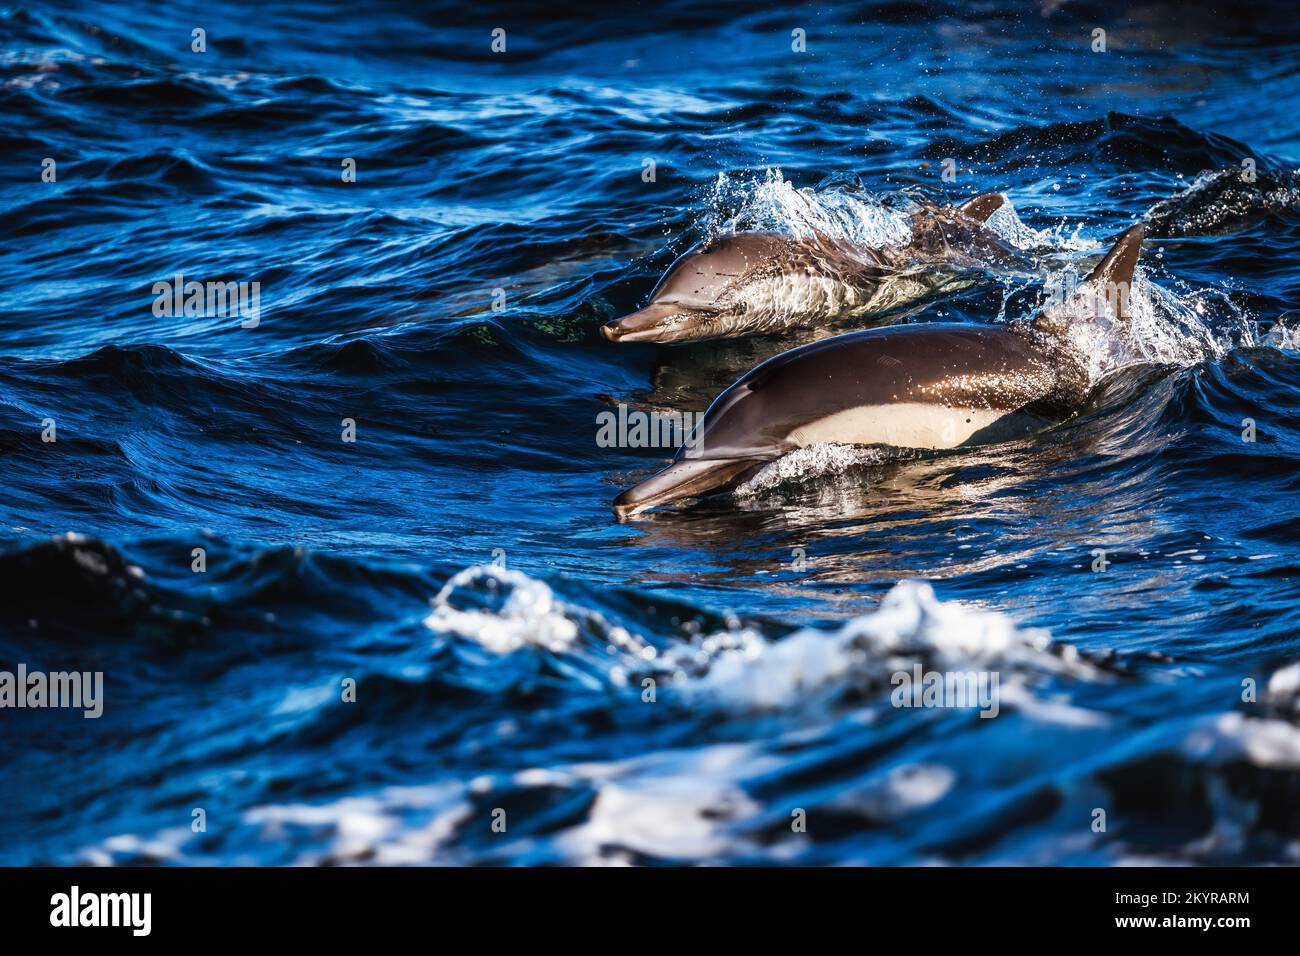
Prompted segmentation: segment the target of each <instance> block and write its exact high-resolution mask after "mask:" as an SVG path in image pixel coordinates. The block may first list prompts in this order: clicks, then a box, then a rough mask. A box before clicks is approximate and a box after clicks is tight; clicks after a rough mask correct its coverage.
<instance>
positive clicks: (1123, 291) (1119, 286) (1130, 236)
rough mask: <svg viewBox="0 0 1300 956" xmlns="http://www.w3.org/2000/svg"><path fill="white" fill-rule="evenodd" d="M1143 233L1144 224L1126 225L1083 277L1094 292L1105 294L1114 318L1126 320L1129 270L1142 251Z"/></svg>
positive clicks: (1127, 315)
mask: <svg viewBox="0 0 1300 956" xmlns="http://www.w3.org/2000/svg"><path fill="white" fill-rule="evenodd" d="M1146 232H1147V228H1146V226H1144V225H1143V224H1142V223H1138V224H1137V225H1136V226H1130V227H1129V228H1128V229H1126V230H1125V231H1124V234H1123V235H1122V236H1120V237H1119V238H1118V239H1117V240H1115V245H1113V246H1111V249H1110V252H1108V253H1106V258H1104V259H1102V260H1101V262H1099V263H1097V268H1095V269H1093V270H1092V274H1091V275H1089V276H1088V278H1087V279H1085V280H1084V284H1085V285H1087V286H1088V287H1089V288H1090V289H1092V290H1093V291H1094V292H1096V293H1099V294H1102V295H1105V296H1106V297H1107V300H1108V301H1109V302H1112V303H1114V311H1115V314H1116V317H1117V318H1120V319H1127V318H1128V317H1129V313H1128V303H1129V294H1130V292H1131V291H1132V288H1133V270H1134V269H1136V268H1137V261H1138V254H1139V253H1141V251H1142V240H1143V238H1145V236H1146Z"/></svg>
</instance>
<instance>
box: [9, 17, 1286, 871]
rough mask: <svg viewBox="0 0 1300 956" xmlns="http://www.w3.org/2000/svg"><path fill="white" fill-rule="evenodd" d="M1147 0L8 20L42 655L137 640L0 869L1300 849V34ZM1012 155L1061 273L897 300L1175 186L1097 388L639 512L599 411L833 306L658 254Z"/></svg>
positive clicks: (984, 314)
mask: <svg viewBox="0 0 1300 956" xmlns="http://www.w3.org/2000/svg"><path fill="white" fill-rule="evenodd" d="M1110 7H1111V5H1109V4H1088V3H1064V4H1062V3H1049V4H1045V5H1044V6H1042V7H1038V6H1034V5H1032V4H1028V5H1021V4H1010V3H1007V4H1003V3H982V4H965V3H953V4H938V5H935V4H927V5H921V4H911V3H883V4H846V5H843V6H793V7H790V8H787V9H772V10H765V11H755V10H754V9H753V7H752V6H751V5H747V4H723V5H712V6H710V8H709V10H708V11H706V10H705V9H703V8H699V7H698V5H696V4H693V3H684V2H668V3H661V4H657V5H653V6H648V7H643V8H639V9H638V10H637V11H636V12H632V13H627V14H618V13H615V12H614V11H613V10H611V9H607V8H604V7H595V8H589V9H587V8H575V7H573V5H569V6H568V7H566V8H565V14H566V17H567V19H566V20H564V21H557V20H552V19H549V18H548V17H547V16H546V15H544V14H542V13H538V12H529V10H528V9H527V8H524V7H513V6H500V5H495V4H472V5H454V6H451V5H449V6H448V7H447V8H446V9H441V10H440V9H437V8H433V7H431V8H429V9H424V8H421V7H417V6H414V5H413V6H412V7H411V8H409V9H408V8H405V7H402V6H393V5H389V4H386V3H379V4H375V5H370V6H368V7H366V8H365V10H364V11H361V10H360V9H359V8H358V9H357V10H352V9H351V8H349V12H348V13H347V14H346V15H344V14H342V13H341V12H340V11H339V9H338V8H337V7H335V6H333V5H330V4H320V3H316V2H312V0H304V2H298V3H292V4H270V5H265V4H260V3H259V4H252V3H250V4H247V5H243V4H231V3H222V2H216V3H213V2H207V3H202V4H197V3H188V2H182V3H177V4H168V5H164V6H156V5H153V4H133V3H112V4H106V3H105V4H101V3H89V2H73V3H68V4H58V5H43V4H42V5H25V4H24V5H18V6H8V7H4V8H0V118H2V119H3V123H0V156H3V159H4V163H3V164H0V182H2V183H3V192H2V193H0V221H3V237H4V241H3V243H0V290H2V291H0V490H2V494H0V595H3V599H2V600H0V670H8V671H13V670H14V669H15V668H16V667H17V666H18V665H19V664H23V665H25V666H26V667H27V668H28V669H29V670H44V671H55V670H61V669H76V670H81V671H102V672H103V674H104V681H105V684H104V694H103V701H104V712H103V716H102V717H101V718H99V719H98V720H85V719H83V718H82V716H81V714H80V712H77V711H68V710H64V711H51V710H43V711H38V710H13V709H6V710H3V711H0V721H2V722H3V724H2V726H3V734H2V735H0V764H2V766H3V771H2V779H0V788H2V789H3V791H4V799H3V805H4V808H5V809H4V812H3V813H2V814H0V862H6V863H51V862H52V863H64V862H75V861H90V862H116V863H129V862H164V863H223V864H226V863H298V862H378V863H389V862H417V863H418V862H438V863H484V862H492V863H502V862H504V863H547V862H568V863H573V862H579V863H592V862H634V863H655V862H673V863H679V862H682V863H686V862H709V863H719V862H721V863H759V862H764V863H766V862H796V863H873V864H916V863H936V862H937V863H989V862H1017V863H1066V864H1079V863H1116V862H1152V861H1155V862H1171V861H1190V862H1203V863H1265V862H1274V863H1276V862H1290V863H1294V862H1297V861H1300V809H1298V808H1300V669H1298V666H1297V664H1296V661H1297V659H1298V658H1300V613H1297V602H1298V601H1300V587H1298V585H1297V576H1298V575H1300V562H1298V559H1297V541H1298V540H1300V534H1298V533H1297V528H1300V478H1298V470H1297V462H1298V461H1300V411H1298V409H1300V357H1298V355H1297V351H1296V348H1295V346H1296V343H1297V341H1300V337H1298V336H1297V334H1296V327H1297V326H1296V325H1295V324H1293V322H1292V320H1293V319H1296V318H1300V311H1297V310H1300V131H1298V129H1297V124H1296V120H1295V118H1296V115H1297V111H1298V110H1300V28H1297V26H1296V22H1295V17H1294V14H1293V13H1292V12H1290V11H1289V10H1288V8H1287V7H1286V6H1285V5H1281V4H1279V5H1277V6H1270V5H1268V4H1263V5H1251V8H1250V19H1243V18H1241V17H1240V16H1234V15H1228V14H1222V13H1214V12H1212V11H1210V10H1209V9H1208V8H1205V7H1200V6H1197V5H1192V6H1184V5H1179V6H1174V7H1169V8H1165V7H1161V6H1142V5H1137V6H1134V7H1133V8H1132V9H1131V11H1130V12H1129V13H1127V14H1124V15H1118V14H1116V13H1114V12H1113V11H1112V10H1111V9H1110ZM553 15H554V14H553V13H552V16H553ZM1099 27H1100V28H1103V29H1105V30H1106V46H1107V48H1106V50H1105V51H1104V52H1094V51H1093V50H1092V46H1093V44H1094V39H1093V31H1094V30H1095V29H1097V28H1099ZM196 28H202V29H203V30H205V31H206V50H205V51H204V52H195V51H194V50H193V49H192V44H193V43H194V40H193V33H192V31H193V30H195V29H196ZM496 28H501V29H503V30H505V37H506V50H505V52H503V53H494V52H493V51H492V48H491V45H492V42H493V39H492V31H493V30H494V29H496ZM795 30H802V31H804V36H805V37H806V49H805V50H804V51H803V52H795V51H794V50H792V42H794V41H793V39H792V31H795ZM47 158H48V159H52V160H53V161H54V163H55V165H54V167H53V169H52V175H53V181H52V182H49V181H44V180H43V178H42V174H43V170H48V169H49V165H48V164H44V165H43V160H46V159H47ZM347 159H352V160H354V161H355V170H356V175H355V182H345V181H344V178H345V177H344V175H343V173H344V170H345V160H347ZM647 160H652V161H653V163H654V167H653V168H654V176H653V181H646V180H647V179H648V178H650V177H649V176H648V175H643V174H644V173H645V171H646V169H647V165H646V163H647ZM945 160H951V161H952V162H951V164H949V166H950V168H955V169H956V171H957V173H956V178H955V181H952V182H948V181H945V179H944V178H943V177H942V175H941V173H942V171H943V169H944V168H945ZM1247 173H1248V174H1247ZM45 178H47V179H48V178H50V176H49V174H48V173H47V175H46V177H45ZM984 191H999V192H1003V193H1005V194H1006V196H1007V198H1008V199H1009V200H1010V203H1011V206H1012V207H1013V208H1012V209H1009V210H1007V211H1006V212H1005V213H999V214H998V217H997V218H996V219H995V221H994V223H993V225H994V228H995V229H996V230H997V231H998V232H999V233H1000V234H1002V235H1003V237H1004V238H1006V239H1007V240H1008V241H1010V242H1014V243H1015V244H1016V245H1019V246H1021V247H1022V248H1023V249H1025V250H1027V251H1029V252H1030V253H1031V254H1032V255H1033V256H1034V260H1035V262H1036V263H1037V267H1038V269H1039V273H1038V274H1036V275H1034V276H1024V275H1018V276H1002V275H998V274H996V273H990V274H987V275H983V274H981V275H977V276H975V277H974V281H973V283H972V284H970V285H968V286H966V287H965V288H962V289H960V290H956V291H952V292H950V293H948V294H945V295H939V296H934V297H932V298H930V299H928V300H926V301H924V302H922V303H920V304H919V305H916V306H913V307H910V308H908V309H904V310H899V311H896V312H894V313H891V314H890V315H889V316H887V317H886V318H887V319H888V320H889V321H899V322H932V321H936V320H943V321H960V322H969V323H981V324H994V323H999V322H1004V321H1008V320H1013V319H1016V318H1019V317H1022V316H1026V315H1029V314H1031V313H1032V312H1033V311H1034V310H1035V309H1036V308H1037V307H1038V305H1039V304H1040V302H1041V300H1042V297H1043V288H1044V284H1045V283H1047V282H1051V281H1053V280H1054V279H1060V277H1061V276H1064V275H1068V274H1075V273H1084V272H1086V270H1087V269H1089V268H1090V267H1091V265H1092V264H1093V263H1095V261H1096V259H1097V257H1098V256H1099V255H1100V254H1101V253H1102V252H1103V251H1104V249H1105V248H1106V246H1107V244H1108V242H1109V240H1111V239H1113V237H1114V236H1115V235H1117V234H1118V233H1119V232H1120V231H1121V230H1123V229H1124V228H1126V227H1127V226H1129V225H1131V224H1132V223H1133V222H1135V221H1138V220H1143V219H1145V220H1146V221H1147V223H1148V241H1147V243H1146V246H1145V252H1144V257H1143V265H1142V267H1141V272H1140V275H1139V283H1138V286H1137V288H1136V290H1135V297H1136V299H1137V307H1136V309H1135V324H1134V332H1133V335H1134V341H1133V342H1132V343H1131V344H1132V346H1133V354H1134V356H1135V358H1134V361H1133V362H1132V363H1130V364H1129V365H1128V367H1126V368H1124V369H1122V370H1120V371H1118V372H1114V373H1112V374H1110V375H1108V376H1107V377H1105V379H1104V380H1103V381H1101V382H1100V384H1099V386H1098V387H1097V389H1096V390H1095V392H1094V394H1093V395H1092V398H1091V400H1090V402H1089V404H1088V406H1087V407H1086V408H1085V409H1083V410H1082V411H1081V413H1080V414H1079V415H1078V416H1077V417H1075V418H1073V419H1071V420H1070V421H1068V422H1065V423H1062V424H1060V425H1058V426H1056V427H1054V428H1051V429H1049V430H1048V431H1047V432H1046V433H1043V434H1040V435H1036V436H1034V437H1033V438H1030V439H1026V440H1023V441H1019V442H1014V443H1010V444H1003V445H997V446H992V447H986V448H977V449H969V450H962V451H958V452H955V453H944V454H941V455H922V456H908V457H905V458H902V459H900V458H897V457H894V458H886V457H884V456H880V455H878V454H872V453H867V452H863V451H861V450H854V449H844V448H819V449H815V450H813V451H812V452H809V453H806V454H802V455H801V456H797V457H795V458H793V459H791V460H787V461H783V462H781V463H778V465H777V466H774V467H773V468H772V469H770V470H769V472H767V473H766V474H765V475H763V476H760V479H757V480H755V481H753V482H751V483H750V484H749V485H747V486H746V487H745V488H744V489H742V492H741V493H740V494H738V495H734V496H729V497H721V498H713V499H708V500H705V501H702V502H700V503H698V504H696V505H694V506H691V507H687V508H684V509H678V510H664V511H658V512H651V513H648V514H645V515H642V516H639V517H638V518H637V519H636V520H633V521H628V522H618V521H616V520H615V518H614V516H613V514H612V512H611V509H610V501H611V499H612V498H613V496H614V495H615V494H616V493H617V492H618V491H619V489H620V488H622V487H626V486H627V485H629V484H630V483H632V482H633V481H635V480H637V479H639V478H641V477H643V476H645V475H646V474H648V473H650V472H651V471H652V470H654V469H655V468H657V467H659V466H660V465H661V464H662V461H663V459H665V458H666V457H668V456H669V455H670V454H671V449H667V448H607V447H601V446H600V445H599V444H598V442H597V440H596V433H597V416H598V415H599V414H600V413H601V412H602V411H606V410H610V409H614V408H616V407H617V406H618V405H619V404H620V403H626V404H627V405H629V406H630V407H631V408H633V409H634V410H635V409H641V410H644V409H658V410H667V411H677V412H687V411H688V412H698V411H702V410H703V409H704V407H705V406H706V405H707V404H708V402H709V401H710V400H711V399H712V397H713V396H714V395H716V394H717V392H718V391H720V390H721V389H722V388H724V387H725V386H726V385H728V384H729V383H730V382H732V381H733V380H734V379H735V378H737V377H738V376H739V375H740V374H743V372H745V371H746V370H748V369H749V368H751V367H752V366H753V365H754V364H756V363H757V362H758V361H760V360H762V359H764V358H767V357H769V356H771V355H774V354H777V353H778V352H780V351H782V350H783V349H785V348H788V347H790V346H791V345H793V344H796V343H797V342H801V341H805V340H806V339H807V338H808V336H809V335H816V334H825V332H826V330H821V331H820V332H813V333H804V334H803V335H788V336H785V337H771V336H769V337H761V338H752V339H745V340H738V341H722V342H710V343H702V344H695V345H678V346H648V345H627V344H620V345H614V344H611V343H608V342H605V341H604V340H603V339H602V338H601V337H600V335H599V334H598V331H597V330H598V328H599V326H600V325H601V324H602V323H603V322H605V321H607V320H608V319H610V318H613V317H616V316H618V315H621V314H624V313H625V312H627V311H630V310H631V309H633V308H635V307H637V306H638V305H640V304H643V303H644V301H645V298H646V296H647V295H648V293H649V292H650V290H651V289H652V287H653V286H654V284H655V282H656V281H657V279H658V277H659V276H660V275H661V274H662V272H663V271H664V269H665V268H666V267H667V266H668V264H669V263H670V262H672V260H673V259H674V257H675V256H676V255H679V254H680V253H682V252H683V251H685V250H686V249H687V248H689V247H690V246H691V245H692V244H693V243H695V242H697V241H699V240H700V239H702V238H705V237H707V236H710V235H714V234H717V233H719V232H723V231H726V230H728V229H733V228H742V229H743V228H761V229H771V230H775V231H779V232H785V233H789V234H793V235H805V234H811V232H813V231H819V232H822V233H826V234H830V235H835V236H838V237H841V238H846V239H853V240H858V241H871V242H882V241H888V240H889V239H890V238H891V236H893V237H894V238H896V233H897V230H898V228H899V227H900V223H901V220H900V219H899V218H898V215H897V213H896V212H895V211H894V210H896V209H897V208H899V206H900V204H904V203H907V202H917V201H922V200H927V199H928V200H934V201H949V200H952V201H960V200H962V199H966V198H969V197H970V196H972V195H974V194H976V193H978V192H984ZM178 273H179V274H181V275H183V276H184V277H185V278H186V279H194V280H198V281H204V282H207V281H231V282H253V281H256V282H259V283H260V286H259V288H260V301H259V303H258V310H257V313H256V316H255V318H252V319H250V318H248V317H247V316H241V315H238V314H236V315H231V314H222V315H207V314H203V315H187V314H185V310H184V309H183V308H182V309H181V310H180V312H179V314H168V313H167V310H166V309H161V308H155V302H156V299H157V297H158V296H157V293H156V291H155V289H156V284H157V283H160V282H171V281H174V277H175V276H176V275H177V274H178ZM172 311H173V312H174V311H175V310H172ZM1246 420H1250V423H1253V424H1248V423H1247V421H1246ZM349 421H350V423H351V425H350V426H349V424H348V423H349ZM350 428H351V429H354V430H355V441H346V440H344V438H345V434H344V433H345V431H347V430H349V429H350ZM347 437H351V436H350V434H349V436H347ZM1248 437H1249V438H1253V439H1254V440H1246V439H1247V438H1248ZM51 438H53V439H54V440H52V441H51V440H49V439H51ZM196 549H203V550H202V560H203V561H204V562H205V570H203V571H202V572H197V571H195V570H194V567H195V562H196V561H197V560H199V558H196ZM1102 552H1104V554H1103V555H1102V559H1103V560H1104V562H1105V564H1104V565H1103V566H1102V567H1104V570H1100V569H1097V568H1098V567H1099V566H1098V563H1097V562H1098V555H1099V554H1101V553H1102ZM1095 569H1097V570H1095ZM914 667H919V668H921V669H922V670H927V671H940V672H945V671H983V672H987V673H995V674H996V675H998V679H999V688H1000V697H999V708H998V713H997V716H996V718H995V719H983V718H981V717H980V716H979V714H978V713H977V712H976V711H974V710H972V709H962V708H919V709H911V708H909V709H902V708H897V707H894V706H892V705H891V676H892V675H894V674H896V673H898V672H900V671H905V672H909V673H910V672H912V669H913V668H914ZM349 682H355V698H356V699H355V702H345V701H344V700H343V697H344V696H345V694H349V693H350V691H349V690H348V689H349V688H351V687H352V684H351V683H349ZM648 682H652V683H648ZM650 687H653V688H654V691H655V693H654V698H655V699H654V700H653V702H650V701H647V700H646V699H645V698H646V697H647V696H648V693H647V688H650ZM196 808H202V809H203V811H204V813H205V819H206V830H205V831H203V832H198V830H196V824H195V823H194V811H195V809H196ZM1099 809H1100V810H1103V811H1105V819H1106V826H1105V829H1104V831H1100V830H1099V829H1098V828H1096V827H1095V821H1096V819H1097V810H1099ZM497 810H504V811H505V819H507V820H508V825H507V828H506V832H504V833H500V832H494V830H493V827H492V823H493V820H494V819H495V818H496V816H497V815H496V814H495V813H494V812H495V811H497ZM800 810H802V811H803V812H804V815H805V817H806V821H807V830H806V832H802V833H800V832H793V830H792V820H794V819H796V818H797V817H798V816H799V814H798V811H800Z"/></svg>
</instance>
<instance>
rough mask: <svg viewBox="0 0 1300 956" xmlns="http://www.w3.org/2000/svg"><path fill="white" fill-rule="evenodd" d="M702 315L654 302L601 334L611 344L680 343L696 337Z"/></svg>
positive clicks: (607, 323)
mask: <svg viewBox="0 0 1300 956" xmlns="http://www.w3.org/2000/svg"><path fill="white" fill-rule="evenodd" d="M699 324H700V314H699V313H697V312H693V311H692V310H690V309H687V308H683V307H682V306H679V305H671V304H668V303H662V302H652V303H651V304H650V305H647V306H646V307H645V308H644V309H638V310H637V311H635V312H633V313H631V314H630V315H625V316H623V318H621V319H615V320H614V321H613V322H606V323H605V324H604V325H602V326H601V327H600V332H601V334H602V335H604V336H605V338H607V339H609V340H610V341H611V342H677V341H680V340H682V339H693V338H696V337H697V331H696V330H697V329H698V327H699Z"/></svg>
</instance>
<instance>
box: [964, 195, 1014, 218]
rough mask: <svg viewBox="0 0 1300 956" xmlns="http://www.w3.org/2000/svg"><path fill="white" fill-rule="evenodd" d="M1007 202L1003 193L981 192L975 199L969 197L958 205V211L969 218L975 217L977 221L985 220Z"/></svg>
mask: <svg viewBox="0 0 1300 956" xmlns="http://www.w3.org/2000/svg"><path fill="white" fill-rule="evenodd" d="M1004 202H1006V200H1005V199H1003V198H1002V194H1001V193H981V194H980V195H978V196H976V197H975V198H974V199H967V200H966V201H965V202H964V203H962V204H961V205H960V206H958V207H957V211H958V212H959V213H961V214H962V215H963V216H965V217H966V218H967V219H974V220H975V221H976V222H985V221H986V220H987V219H988V218H989V216H991V215H993V214H994V213H995V212H997V211H998V210H999V209H1001V208H1002V204H1003V203H1004Z"/></svg>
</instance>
